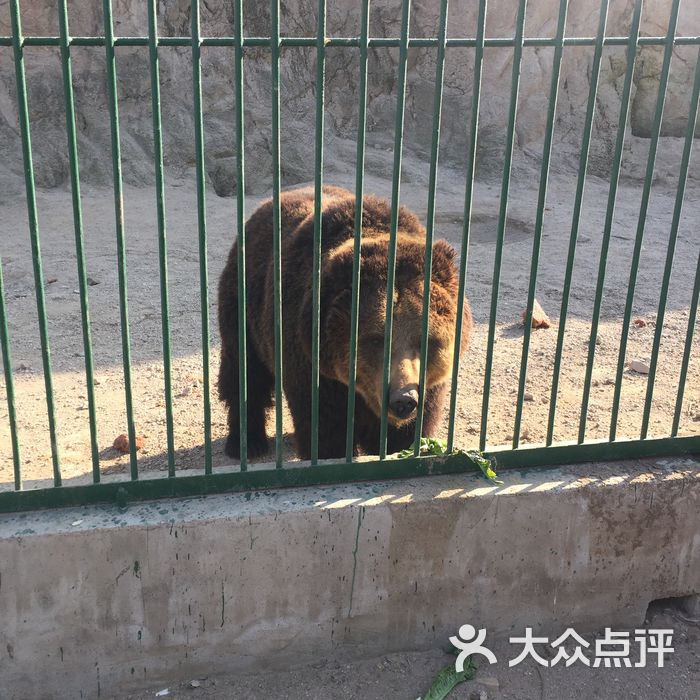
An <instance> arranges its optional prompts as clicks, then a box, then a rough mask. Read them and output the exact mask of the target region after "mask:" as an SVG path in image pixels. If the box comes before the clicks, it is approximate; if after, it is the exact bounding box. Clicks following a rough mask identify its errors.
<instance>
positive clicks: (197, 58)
mask: <svg viewBox="0 0 700 700" xmlns="http://www.w3.org/2000/svg"><path fill="white" fill-rule="evenodd" d="M191 14H192V93H193V96H194V141H195V159H196V167H197V226H198V230H199V295H200V301H201V314H202V391H203V393H204V397H203V398H204V473H205V474H211V396H210V386H209V270H208V265H207V209H206V207H207V204H206V183H205V180H204V121H203V117H202V41H201V28H200V8H199V0H192V7H191Z"/></svg>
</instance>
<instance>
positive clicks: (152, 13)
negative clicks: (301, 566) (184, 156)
mask: <svg viewBox="0 0 700 700" xmlns="http://www.w3.org/2000/svg"><path fill="white" fill-rule="evenodd" d="M148 48H149V54H150V64H151V65H150V67H151V109H152V111H153V159H154V161H155V173H156V206H157V214H158V258H159V264H160V304H161V309H160V316H161V323H162V334H163V375H164V385H165V425H166V431H167V440H168V476H175V439H174V435H173V391H172V369H171V349H170V317H169V310H168V308H169V302H168V238H167V230H166V225H165V183H164V178H163V133H162V124H161V113H160V67H159V63H158V27H157V0H148Z"/></svg>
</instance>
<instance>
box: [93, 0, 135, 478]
mask: <svg viewBox="0 0 700 700" xmlns="http://www.w3.org/2000/svg"><path fill="white" fill-rule="evenodd" d="M102 10H103V15H104V30H105V51H106V61H107V95H108V98H109V126H110V130H111V146H112V179H113V181H114V219H115V226H116V237H117V276H118V278H119V316H120V325H121V336H122V364H123V370H124V395H125V402H126V423H127V434H128V436H129V463H130V469H131V479H132V480H134V481H135V480H136V479H138V478H139V471H138V463H137V460H136V426H135V424H134V403H133V400H132V396H131V339H130V337H129V307H128V292H127V275H126V242H125V237H124V196H123V191H122V152H121V137H120V135H119V97H118V93H117V64H116V56H115V53H114V18H113V13H112V0H103V2H102Z"/></svg>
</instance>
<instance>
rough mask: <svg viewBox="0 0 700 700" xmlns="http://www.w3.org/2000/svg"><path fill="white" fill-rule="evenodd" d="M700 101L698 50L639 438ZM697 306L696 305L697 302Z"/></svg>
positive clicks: (644, 427)
mask: <svg viewBox="0 0 700 700" xmlns="http://www.w3.org/2000/svg"><path fill="white" fill-rule="evenodd" d="M699 101H700V51H698V60H697V62H696V64H695V78H694V80H693V92H692V96H691V98H690V107H689V111H688V126H687V128H686V131H685V143H684V144H683V156H682V157H681V168H680V174H679V176H678V187H677V189H676V201H675V204H674V207H673V219H672V221H671V233H670V234H669V237H668V248H667V250H666V265H665V266H664V276H663V280H662V282H661V294H660V295H659V308H658V311H657V313H656V329H655V330H654V344H653V347H652V351H651V363H650V364H649V376H648V378H647V392H646V397H645V399H644V414H643V416H642V430H641V434H640V438H641V439H642V440H645V439H646V437H647V434H648V432H649V418H650V415H651V403H652V399H653V397H654V383H655V381H656V370H657V368H658V363H659V347H660V346H661V335H662V333H663V328H664V318H665V316H666V300H667V299H668V288H669V286H670V284H671V271H672V270H673V258H674V255H675V252H676V241H677V240H678V227H679V224H680V220H681V213H682V211H683V198H684V195H685V186H686V183H687V181H688V166H689V165H690V155H691V153H692V150H693V138H694V136H695V124H696V122H697V118H698V102H699ZM696 306H697V302H696Z"/></svg>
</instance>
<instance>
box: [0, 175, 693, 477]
mask: <svg viewBox="0 0 700 700" xmlns="http://www.w3.org/2000/svg"><path fill="white" fill-rule="evenodd" d="M412 167H413V168H414V170H415V167H416V166H415V164H414V165H413V166H412ZM426 167H427V166H426ZM414 170H411V169H410V168H408V169H407V173H408V177H407V181H406V182H405V183H404V184H403V185H402V190H401V201H402V204H405V205H406V206H409V207H410V208H412V209H413V210H414V211H416V212H417V213H418V214H419V216H422V217H425V212H426V208H427V190H426V188H425V186H424V185H423V184H416V183H417V182H418V179H417V178H413V177H412V176H411V173H413V172H414ZM352 179H353V175H352V173H348V174H347V175H345V176H334V177H332V178H331V177H330V176H329V177H327V178H326V182H327V183H329V184H330V183H337V184H341V185H345V186H350V187H351V188H352ZM421 182H422V180H421ZM537 182H538V178H537V177H535V175H534V173H532V172H529V171H523V172H518V171H516V172H515V173H514V175H513V184H512V187H511V196H510V204H509V216H508V226H507V230H506V243H505V248H504V256H503V273H502V282H501V287H500V296H499V313H498V326H497V333H496V344H495V354H494V368H493V377H492V382H491V405H490V413H489V423H488V444H489V445H493V446H495V445H501V444H504V443H506V442H507V441H508V440H510V439H512V432H513V418H514V414H515V396H516V392H517V380H518V376H519V367H520V355H521V348H522V337H523V327H522V322H521V313H522V310H523V309H524V307H525V305H526V299H527V286H528V279H529V267H530V257H531V250H532V232H533V229H534V219H535V211H536V201H537V190H536V187H537ZM574 187H575V181H574V179H572V177H571V176H570V175H558V174H556V173H552V175H551V177H550V190H549V195H548V199H547V208H546V215H545V220H544V236H543V242H542V255H541V264H540V269H539V276H538V286H537V298H538V300H539V301H540V302H541V304H542V306H543V307H544V309H545V311H546V312H547V313H548V314H549V315H550V317H551V319H552V321H553V322H554V326H553V327H552V328H550V329H548V330H537V331H535V332H533V334H532V341H531V346H530V353H529V368H528V384H527V391H528V393H529V396H528V399H530V400H528V401H526V403H525V409H524V415H523V424H522V425H523V430H522V442H523V443H524V444H533V443H539V442H542V441H543V440H544V437H545V431H546V422H547V416H548V413H549V410H550V387H551V372H552V365H553V359H554V351H555V346H556V337H557V327H558V320H559V319H558V317H559V309H560V304H561V288H562V281H563V277H564V268H565V261H566V250H567V246H568V236H569V231H570V228H571V215H572V210H573V192H574ZM389 188H390V183H389V181H388V180H387V179H385V178H379V177H374V176H371V175H369V174H368V176H367V183H366V191H367V192H375V193H377V194H379V195H381V196H389V195H390V189H389ZM607 193H608V185H607V183H606V182H604V181H602V180H597V179H595V178H592V179H590V180H589V181H588V183H587V187H586V196H585V199H584V208H583V215H582V221H581V229H580V236H579V243H578V247H577V259H576V268H575V274H574V279H573V286H572V294H571V302H570V315H569V319H568V324H567V331H566V342H565V348H564V358H563V365H562V368H563V369H562V377H561V383H560V391H559V398H558V403H557V422H556V431H555V439H556V440H557V441H561V440H571V439H575V438H576V435H577V432H578V423H579V414H580V404H581V393H582V387H583V376H584V371H585V363H586V352H587V348H588V337H589V333H590V317H591V310H592V305H593V296H594V289H595V280H596V274H597V268H598V262H599V255H600V242H601V236H602V230H603V222H604V217H605V202H606V199H607ZM499 195H500V187H499V184H498V183H495V182H494V183H485V182H478V183H477V184H476V186H475V200H474V211H473V226H472V235H471V243H470V248H469V261H468V274H467V277H468V288H467V293H468V296H469V298H470V300H471V303H472V306H473V310H474V315H475V319H476V324H477V325H476V329H475V334H474V339H473V343H472V346H471V349H470V352H469V354H468V357H467V358H466V361H464V362H463V364H462V369H461V372H460V387H459V395H458V401H457V432H456V444H457V445H459V446H463V447H466V448H468V447H474V446H476V445H478V440H479V421H480V415H481V405H482V396H483V373H484V364H485V354H486V337H487V324H488V316H489V304H490V298H491V280H492V274H493V258H494V251H495V235H496V227H497V217H498V201H499ZM674 197H675V183H660V184H658V185H657V186H655V187H654V189H653V192H652V198H651V201H650V206H649V212H648V217H647V222H646V228H645V243H644V247H643V251H642V258H641V265H640V270H639V277H638V285H637V292H636V295H635V301H634V315H633V319H635V320H636V319H640V321H639V322H638V324H633V325H632V328H631V329H630V333H629V343H628V350H627V361H630V360H635V359H638V360H642V361H644V360H648V359H649V357H650V353H651V346H652V341H653V336H654V331H655V319H656V314H657V306H658V298H659V291H660V287H661V278H662V271H663V265H664V261H665V256H666V248H667V241H668V234H669V228H670V222H671V216H672V211H673V204H674ZM640 198H641V186H640V185H639V184H638V183H625V182H623V183H621V186H620V190H619V193H618V199H617V208H616V215H615V221H614V226H613V231H612V239H611V246H610V254H609V260H608V266H607V277H606V285H605V298H604V303H603V309H602V317H601V325H600V332H599V335H598V344H597V346H596V355H595V365H594V373H593V389H592V393H591V399H590V406H589V411H588V432H587V438H590V439H593V438H604V437H607V434H608V430H609V423H610V405H611V401H612V396H613V388H614V387H613V382H614V377H615V368H616V364H617V359H618V348H619V341H620V331H621V318H622V314H623V309H624V304H625V291H626V289H627V280H628V276H629V268H630V261H631V251H632V248H633V245H634V236H635V232H636V230H637V220H638V215H639V205H640ZM258 201H260V200H259V198H254V197H251V198H250V199H249V200H248V201H247V202H246V207H247V213H248V214H250V213H251V212H252V211H253V209H254V207H255V205H256V204H257V202H258ZM38 202H39V223H40V227H41V245H42V255H43V262H44V282H45V292H46V299H47V309H48V318H49V326H48V328H49V335H50V341H51V352H52V361H53V370H54V374H53V379H54V388H55V398H56V413H57V421H58V446H59V450H60V455H61V464H62V469H63V475H64V479H65V483H77V482H82V481H85V480H86V479H87V478H88V475H89V472H90V469H91V465H90V451H89V431H88V419H87V399H86V387H85V374H84V365H83V346H82V336H81V330H80V329H81V326H80V311H79V308H80V307H79V296H78V294H77V272H76V265H75V252H74V251H75V246H74V233H73V222H72V213H71V207H70V193H69V192H67V191H63V190H58V189H54V190H50V191H40V192H39V194H38ZM463 202H464V183H463V175H460V174H459V173H453V172H451V171H449V170H445V171H441V175H440V187H439V196H438V201H437V218H436V235H437V236H438V237H444V238H446V239H447V240H449V241H450V242H451V243H452V244H453V245H455V246H456V247H457V248H459V246H460V239H461V235H462V220H463ZM83 203H84V210H83V211H84V222H85V240H86V257H87V268H88V274H89V275H90V277H91V278H93V282H94V283H95V284H94V285H93V286H90V288H89V299H90V313H91V319H92V340H93V347H94V358H95V375H96V379H97V381H96V386H95V395H96V400H97V406H98V412H97V422H98V439H99V447H100V451H101V452H100V459H101V462H100V463H101V469H102V471H103V473H104V474H111V473H117V474H122V473H124V474H125V473H127V472H128V456H122V455H120V454H118V453H117V452H116V451H115V450H113V449H112V448H111V445H112V442H113V440H114V438H115V437H116V436H117V435H119V434H120V433H123V432H126V423H125V408H124V385H123V378H122V357H121V339H120V324H119V311H118V286H117V267H116V249H115V233H114V211H113V199H112V193H111V190H103V189H89V190H85V191H84V192H83ZM166 207H167V225H168V240H169V274H170V285H169V292H170V321H171V329H172V344H173V371H172V382H173V394H174V399H173V402H174V421H175V446H176V466H177V468H178V469H182V470H184V469H191V468H199V467H201V466H202V464H203V448H202V442H203V387H202V361H201V342H202V341H201V333H200V329H201V322H200V297H199V263H198V240H197V223H196V222H197V212H196V192H195V190H194V187H193V184H192V182H191V181H184V180H178V181H171V182H170V183H169V185H168V188H167V192H166ZM235 213H236V202H235V199H231V198H220V197H217V196H215V195H214V193H213V192H210V193H208V197H207V223H208V237H209V258H208V263H209V275H210V284H209V290H210V292H209V294H210V298H209V302H210V319H211V356H212V362H211V381H212V389H213V391H212V426H213V438H214V464H215V466H217V467H218V466H222V465H226V464H227V462H228V460H227V458H226V457H225V456H224V453H223V442H224V438H225V432H226V424H225V412H224V410H223V406H222V405H221V404H220V403H219V401H218V400H217V398H216V395H215V390H214V387H215V381H216V376H217V371H218V343H219V341H218V333H217V322H216V282H217V280H218V276H219V274H220V271H221V269H222V267H223V264H224V262H225V258H226V255H227V253H228V249H229V247H230V244H231V242H232V240H233V237H234V232H235ZM125 214H126V236H127V247H128V274H129V282H128V283H129V318H130V328H131V340H132V357H133V390H134V399H135V413H136V424H137V431H138V433H139V434H140V435H142V436H143V437H144V439H145V447H144V449H143V450H142V451H141V452H140V453H139V457H140V460H139V462H140V468H141V469H143V470H151V471H154V470H162V469H165V465H166V455H165V445H166V437H165V413H164V406H165V398H164V392H163V369H162V337H161V321H160V295H159V279H158V266H157V259H158V258H157V234H156V230H157V229H156V220H155V195H154V191H153V190H152V189H149V188H141V189H135V188H128V189H127V190H126V192H125ZM699 216H700V189H699V188H698V185H697V183H695V182H694V181H691V182H690V183H689V187H688V190H687V193H686V198H685V205H684V215H683V218H682V222H681V228H680V234H679V239H678V247H677V252H676V256H675V263H674V268H673V276H672V280H671V287H670V290H669V297H668V306H667V309H668V310H667V315H666V320H665V324H664V332H663V342H662V345H661V358H660V362H659V371H658V375H657V379H656V389H655V393H654V404H653V411H652V414H651V424H650V436H665V435H668V434H669V431H670V425H671V419H672V415H673V408H674V406H675V401H676V393H677V387H678V373H679V367H680V362H681V358H682V353H683V345H684V340H685V335H686V331H687V325H688V309H689V304H690V296H691V290H692V284H693V279H694V276H695V272H696V266H697V260H698V253H699V252H700V239H699V238H698V235H697V220H698V217H699ZM26 220H27V217H26V207H25V202H24V201H23V200H22V199H19V200H17V199H11V201H7V200H4V201H3V198H1V197H0V221H2V222H3V230H4V231H9V232H10V235H9V236H6V234H3V251H2V255H3V259H2V264H3V266H4V274H5V286H6V298H7V305H8V313H9V326H10V335H11V343H12V356H13V357H12V361H13V367H14V370H15V372H14V378H15V385H16V395H17V407H18V419H19V434H20V442H21V452H22V464H23V477H24V480H25V488H30V487H33V486H38V485H43V484H47V483H49V482H48V481H47V480H48V479H50V478H51V473H52V472H51V453H50V446H49V440H48V432H47V420H46V406H45V394H44V381H43V375H42V371H41V367H42V364H41V354H40V345H39V335H38V325H37V317H36V304H35V298H34V287H33V284H34V282H33V277H32V266H31V255H30V247H29V237H28V232H27V223H26ZM699 344H700V337H699V335H698V334H697V333H696V336H695V340H694V351H693V356H692V361H691V367H690V373H689V376H688V381H687V385H686V390H685V402H684V407H683V416H682V421H681V428H680V434H682V435H693V434H695V435H697V434H700V381H699V380H700V353H699V352H698V347H699ZM646 386H647V377H646V376H645V375H643V374H639V373H636V372H633V371H630V370H626V371H625V375H624V384H623V391H622V404H621V411H620V419H619V424H618V436H619V437H637V436H638V435H639V430H640V425H641V419H642V408H643V404H644V396H645V391H646ZM273 420H274V418H273V416H272V415H271V416H270V429H272V424H273ZM284 428H285V440H286V444H287V456H288V458H290V459H292V458H293V451H292V448H291V437H292V435H291V433H292V425H291V421H290V419H289V415H288V414H287V413H286V412H285V422H284ZM444 432H446V423H445V428H444ZM443 436H444V435H443ZM11 481H12V457H11V449H10V434H9V426H8V421H7V408H6V402H5V387H4V382H3V383H0V484H2V485H0V488H11Z"/></svg>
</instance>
